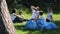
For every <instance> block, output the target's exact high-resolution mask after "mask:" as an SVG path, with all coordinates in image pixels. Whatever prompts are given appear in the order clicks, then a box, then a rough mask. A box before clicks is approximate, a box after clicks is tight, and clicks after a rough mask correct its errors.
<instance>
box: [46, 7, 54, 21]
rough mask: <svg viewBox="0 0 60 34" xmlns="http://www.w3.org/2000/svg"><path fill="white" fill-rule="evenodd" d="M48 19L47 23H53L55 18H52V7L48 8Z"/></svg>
mask: <svg viewBox="0 0 60 34" xmlns="http://www.w3.org/2000/svg"><path fill="white" fill-rule="evenodd" d="M47 11H48V12H47V18H46V21H47V22H51V21H53V17H52V14H53V13H52V8H51V7H48V9H47Z"/></svg>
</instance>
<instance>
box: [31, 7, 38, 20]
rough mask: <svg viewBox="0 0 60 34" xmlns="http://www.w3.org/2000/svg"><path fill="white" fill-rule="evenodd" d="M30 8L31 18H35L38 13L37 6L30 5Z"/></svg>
mask: <svg viewBox="0 0 60 34" xmlns="http://www.w3.org/2000/svg"><path fill="white" fill-rule="evenodd" d="M31 10H32V19H34V20H36V19H37V17H38V15H39V7H38V6H36V7H34V6H31Z"/></svg>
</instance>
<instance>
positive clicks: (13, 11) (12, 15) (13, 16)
mask: <svg viewBox="0 0 60 34" xmlns="http://www.w3.org/2000/svg"><path fill="white" fill-rule="evenodd" d="M15 14H16V9H13V10H12V14H11V20H12V21H14V19H15V18H16V16H15Z"/></svg>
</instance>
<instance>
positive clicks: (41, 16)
mask: <svg viewBox="0 0 60 34" xmlns="http://www.w3.org/2000/svg"><path fill="white" fill-rule="evenodd" d="M39 14H40V20H43V21H46V19H45V17H44V16H43V12H39Z"/></svg>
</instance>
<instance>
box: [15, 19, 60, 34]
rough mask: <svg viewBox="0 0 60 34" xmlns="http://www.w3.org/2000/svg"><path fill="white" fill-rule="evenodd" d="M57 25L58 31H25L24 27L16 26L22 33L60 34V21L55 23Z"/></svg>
mask: <svg viewBox="0 0 60 34" xmlns="http://www.w3.org/2000/svg"><path fill="white" fill-rule="evenodd" d="M55 24H56V25H57V26H58V29H57V30H44V31H41V30H24V25H16V26H15V28H16V29H17V30H21V31H23V32H24V31H29V32H28V34H60V21H59V20H57V21H55Z"/></svg>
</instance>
